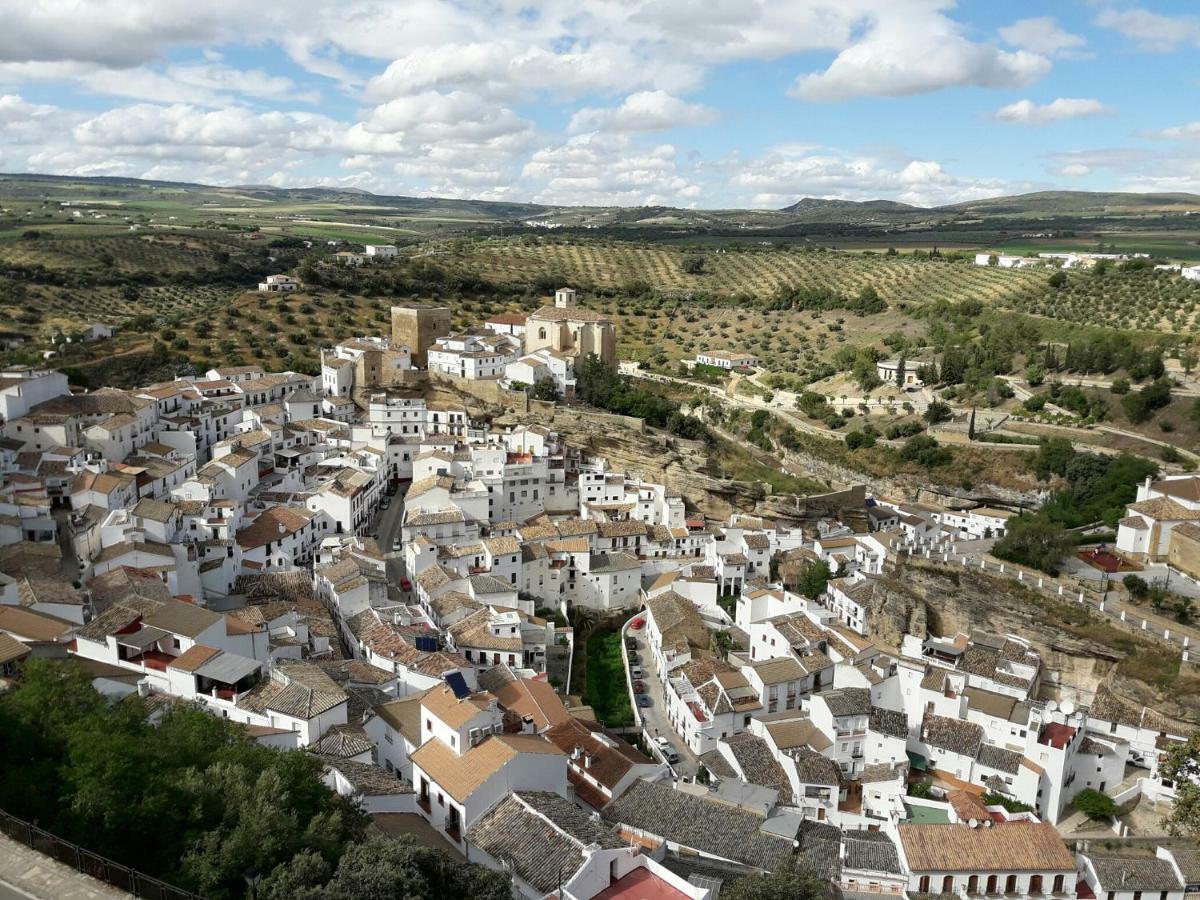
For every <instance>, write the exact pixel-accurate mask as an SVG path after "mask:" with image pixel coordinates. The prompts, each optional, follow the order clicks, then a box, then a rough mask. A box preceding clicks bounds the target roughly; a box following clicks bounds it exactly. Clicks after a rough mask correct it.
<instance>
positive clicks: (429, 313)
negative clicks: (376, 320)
mask: <svg viewBox="0 0 1200 900" xmlns="http://www.w3.org/2000/svg"><path fill="white" fill-rule="evenodd" d="M449 333H450V310H449V309H448V308H447V307H445V306H422V305H413V306H393V307H392V346H393V347H401V346H403V347H407V348H408V349H409V350H410V351H411V352H412V364H413V365H414V366H416V367H417V368H420V369H424V368H425V367H426V366H427V365H428V357H427V353H428V351H429V347H430V345H431V344H433V342H434V341H436V340H437V339H438V338H440V337H445V336H446V335H448V334H449Z"/></svg>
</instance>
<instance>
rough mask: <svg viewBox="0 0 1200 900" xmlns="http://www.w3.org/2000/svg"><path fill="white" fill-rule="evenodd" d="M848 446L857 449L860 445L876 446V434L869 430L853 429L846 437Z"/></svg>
mask: <svg viewBox="0 0 1200 900" xmlns="http://www.w3.org/2000/svg"><path fill="white" fill-rule="evenodd" d="M845 441H846V447H847V448H849V449H850V450H857V449H858V448H859V447H874V446H875V435H874V434H873V433H872V432H869V431H867V430H865V429H864V430H862V431H851V432H850V433H849V434H848V435H846V438H845Z"/></svg>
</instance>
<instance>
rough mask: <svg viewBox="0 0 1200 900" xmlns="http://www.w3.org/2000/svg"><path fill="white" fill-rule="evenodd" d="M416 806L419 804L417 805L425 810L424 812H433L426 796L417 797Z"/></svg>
mask: <svg viewBox="0 0 1200 900" xmlns="http://www.w3.org/2000/svg"><path fill="white" fill-rule="evenodd" d="M417 806H419V807H421V809H423V810H425V812H426V813H430V814H432V813H433V807H432V806H431V805H430V803H429V798H428V797H418V798H417Z"/></svg>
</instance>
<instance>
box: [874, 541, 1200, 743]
mask: <svg viewBox="0 0 1200 900" xmlns="http://www.w3.org/2000/svg"><path fill="white" fill-rule="evenodd" d="M1079 613H1080V615H1081V616H1082V614H1083V611H1082V610H1080V611H1079ZM867 624H868V628H869V630H870V635H871V639H872V640H873V641H875V643H876V644H878V645H879V646H880V647H884V648H888V649H892V650H896V649H898V648H899V645H900V641H901V639H902V638H903V636H904V635H905V634H916V635H921V634H925V633H926V629H928V632H929V633H930V634H934V635H946V636H948V635H953V634H955V633H957V632H960V631H962V632H967V633H969V632H971V631H972V630H975V629H982V630H984V631H991V632H998V633H1001V634H1004V633H1012V634H1017V635H1020V636H1021V637H1023V638H1026V639H1027V640H1029V641H1030V642H1031V644H1032V645H1033V647H1034V649H1035V650H1037V652H1038V653H1039V654H1041V657H1042V662H1043V665H1044V666H1045V667H1046V669H1047V671H1048V673H1050V676H1051V677H1049V678H1044V679H1043V681H1044V684H1043V688H1042V695H1043V697H1044V698H1046V699H1071V700H1074V701H1076V702H1078V703H1082V704H1087V703H1090V701H1091V698H1092V696H1093V695H1094V694H1095V692H1096V690H1097V688H1099V687H1100V685H1101V684H1106V685H1107V686H1108V687H1109V689H1110V690H1112V691H1113V693H1115V694H1116V695H1117V696H1119V697H1121V698H1123V699H1125V700H1128V701H1130V702H1132V703H1135V704H1137V705H1139V706H1141V705H1145V706H1151V707H1153V708H1154V709H1156V710H1158V711H1159V712H1160V713H1162V714H1163V715H1165V716H1167V717H1169V718H1172V719H1175V720H1177V721H1180V722H1183V723H1187V724H1200V696H1197V695H1196V694H1194V693H1188V692H1186V691H1180V690H1172V691H1171V692H1170V693H1169V694H1168V693H1166V692H1164V691H1162V690H1159V689H1157V688H1156V687H1154V686H1152V685H1150V684H1147V683H1146V682H1144V681H1140V680H1138V679H1136V678H1131V677H1128V676H1126V675H1124V674H1122V673H1121V672H1120V671H1118V664H1119V663H1120V662H1121V660H1123V659H1125V657H1126V655H1127V650H1125V649H1122V648H1121V647H1118V646H1114V644H1113V643H1112V642H1110V641H1108V640H1105V636H1106V635H1107V636H1109V637H1110V638H1120V637H1121V636H1122V634H1121V633H1120V632H1118V631H1116V626H1111V625H1104V624H1103V623H1101V626H1100V627H1094V628H1086V629H1081V628H1076V629H1074V630H1072V629H1069V628H1066V627H1064V625H1063V623H1062V621H1061V619H1059V618H1056V615H1055V611H1054V609H1053V608H1052V603H1041V602H1039V600H1038V598H1037V597H1035V596H1033V595H1032V593H1031V592H1030V591H1029V590H1027V589H1025V588H1022V587H1019V586H1017V585H1015V584H1014V583H1013V582H1012V581H1011V580H1010V579H1005V578H1000V577H997V576H994V575H989V574H986V573H982V572H978V571H973V570H964V569H951V568H943V567H940V566H936V565H931V564H929V563H925V562H921V561H910V562H905V563H902V564H896V565H893V566H890V567H889V569H888V570H887V571H886V572H885V574H884V575H883V576H882V577H881V578H880V582H879V589H877V590H876V591H875V594H874V596H873V598H872V601H871V604H870V608H869V609H868V610H867ZM1084 632H1085V633H1084ZM1093 635H1094V636H1093ZM1147 640H1148V639H1147ZM1156 649H1157V648H1151V649H1150V652H1156ZM1164 652H1166V650H1165V648H1164Z"/></svg>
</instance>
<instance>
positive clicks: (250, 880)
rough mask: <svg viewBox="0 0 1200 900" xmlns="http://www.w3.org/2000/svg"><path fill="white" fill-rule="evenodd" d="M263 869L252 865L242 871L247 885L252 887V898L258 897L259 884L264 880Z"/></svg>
mask: <svg viewBox="0 0 1200 900" xmlns="http://www.w3.org/2000/svg"><path fill="white" fill-rule="evenodd" d="M262 877H263V876H262V869H260V868H259V867H258V866H251V867H250V868H248V869H247V870H246V871H245V872H243V873H242V878H243V879H245V881H246V886H247V887H248V888H250V900H256V898H257V897H258V884H259V882H260V881H262Z"/></svg>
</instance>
